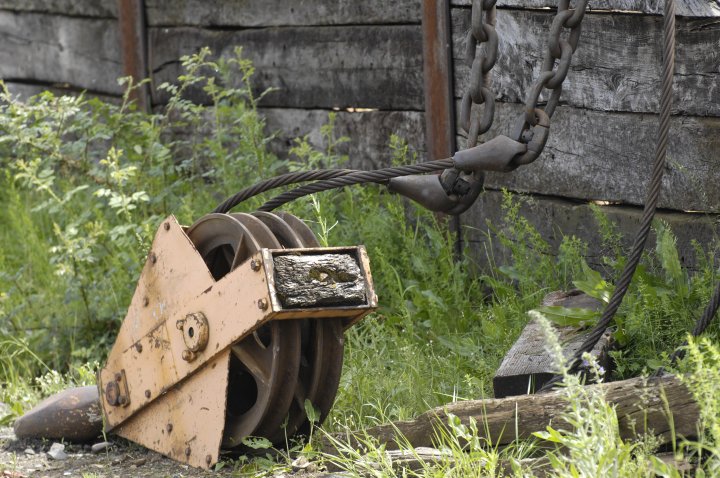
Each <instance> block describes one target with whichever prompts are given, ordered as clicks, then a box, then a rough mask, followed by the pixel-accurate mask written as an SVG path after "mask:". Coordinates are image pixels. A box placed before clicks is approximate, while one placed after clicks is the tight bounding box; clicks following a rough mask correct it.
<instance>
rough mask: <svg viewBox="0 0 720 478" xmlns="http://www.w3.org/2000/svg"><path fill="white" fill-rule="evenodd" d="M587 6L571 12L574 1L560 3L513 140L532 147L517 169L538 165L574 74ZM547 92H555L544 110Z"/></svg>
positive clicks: (583, 1) (580, 3) (584, 0)
mask: <svg viewBox="0 0 720 478" xmlns="http://www.w3.org/2000/svg"><path fill="white" fill-rule="evenodd" d="M587 4H588V0H577V3H576V6H575V8H570V0H560V2H559V4H558V10H557V14H556V15H555V18H554V19H553V22H552V26H551V27H550V38H549V40H548V47H547V51H546V53H545V59H544V61H543V66H542V70H541V73H540V76H538V78H537V80H535V83H533V85H532V86H531V87H530V90H529V91H528V93H527V98H526V99H525V112H524V114H523V116H522V117H521V118H520V119H519V121H518V124H517V126H516V128H515V131H514V132H513V133H512V136H511V137H512V139H514V140H516V141H520V142H522V143H526V144H527V145H528V152H527V153H525V154H524V155H522V156H521V157H519V158H517V159H516V160H515V161H513V164H512V168H513V169H514V168H516V167H518V166H520V165H523V164H529V163H531V162H533V161H535V159H536V158H537V157H538V156H539V155H540V153H541V152H542V150H543V148H544V147H545V142H546V141H547V137H548V133H549V129H550V118H552V116H553V113H555V108H556V107H557V105H558V103H559V101H560V94H561V93H562V85H563V82H564V81H565V78H566V77H567V74H568V71H569V70H570V61H571V60H572V55H573V53H574V52H575V50H576V49H577V45H578V40H579V39H580V25H581V24H582V20H583V18H584V17H585V10H586V8H587ZM563 29H568V30H569V32H568V34H567V38H564V37H563ZM556 64H557V68H556ZM543 89H548V90H552V93H551V94H550V98H549V99H548V101H547V104H546V105H545V109H544V110H543V109H541V108H539V107H538V103H539V102H540V94H541V93H542V91H543Z"/></svg>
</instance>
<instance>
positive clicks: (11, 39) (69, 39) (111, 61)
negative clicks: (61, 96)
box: [0, 11, 122, 95]
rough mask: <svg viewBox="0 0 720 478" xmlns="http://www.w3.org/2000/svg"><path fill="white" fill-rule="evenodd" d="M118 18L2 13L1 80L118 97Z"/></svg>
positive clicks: (119, 70) (119, 66) (119, 67)
mask: <svg viewBox="0 0 720 478" xmlns="http://www.w3.org/2000/svg"><path fill="white" fill-rule="evenodd" d="M119 42H120V38H119V34H118V29H117V20H114V19H92V18H75V17H66V16H56V15H50V14H41V13H12V12H7V11H0V78H3V79H6V80H10V81H13V80H15V81H16V80H26V81H27V80H33V81H34V82H43V83H50V84H52V83H68V84H70V85H72V86H74V87H76V88H80V89H87V90H90V91H93V92H97V93H105V94H116V95H119V94H121V93H122V88H121V87H120V85H118V83H117V78H118V77H120V76H122V65H121V61H120V48H119Z"/></svg>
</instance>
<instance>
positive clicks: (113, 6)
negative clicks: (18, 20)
mask: <svg viewBox="0 0 720 478" xmlns="http://www.w3.org/2000/svg"><path fill="white" fill-rule="evenodd" d="M0 10H11V11H15V12H40V13H54V14H58V15H68V16H78V17H102V18H115V17H117V0H80V1H78V0H0Z"/></svg>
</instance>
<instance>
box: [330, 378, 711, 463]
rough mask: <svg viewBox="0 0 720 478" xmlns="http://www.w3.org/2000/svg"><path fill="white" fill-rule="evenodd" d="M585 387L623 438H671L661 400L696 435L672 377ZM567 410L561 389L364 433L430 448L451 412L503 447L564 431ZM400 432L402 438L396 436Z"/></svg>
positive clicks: (459, 405) (459, 407)
mask: <svg viewBox="0 0 720 478" xmlns="http://www.w3.org/2000/svg"><path fill="white" fill-rule="evenodd" d="M587 388H588V389H590V390H592V391H593V392H597V393H602V394H603V395H604V396H605V399H606V400H607V401H608V402H610V403H612V404H613V405H614V406H615V410H616V413H617V417H618V422H619V430H620V436H621V437H623V438H624V439H632V438H635V437H638V436H642V434H644V433H650V434H652V435H654V436H656V437H658V439H659V440H660V442H662V443H667V442H669V441H670V440H671V436H672V432H671V426H670V422H669V417H668V416H667V414H666V412H665V403H664V399H667V403H668V404H669V410H670V413H671V414H672V418H673V420H674V426H675V430H674V431H675V433H676V434H677V436H679V437H694V436H695V435H696V433H697V422H698V419H699V410H698V406H697V403H696V402H695V401H694V400H693V397H692V394H691V393H690V392H689V391H688V390H687V387H685V385H683V384H682V383H680V381H679V380H678V379H677V378H676V377H673V376H664V377H662V378H659V379H655V380H651V381H648V379H645V378H634V379H630V380H623V381H619V382H612V383H607V384H599V385H589V386H588V387H587ZM566 408H567V400H566V399H565V398H564V396H563V394H562V392H561V391H559V392H551V393H545V394H541V395H523V396H519V397H509V398H500V399H488V400H468V401H459V402H455V403H450V404H447V405H444V406H442V407H437V408H434V409H432V410H429V411H427V412H425V413H423V414H422V415H420V416H419V417H417V418H415V419H413V420H407V421H398V422H394V423H391V424H387V425H380V426H377V427H373V428H370V429H368V430H367V431H366V432H363V434H365V433H367V435H369V436H371V437H374V438H375V439H377V440H378V441H379V442H380V443H383V444H386V445H387V449H395V448H398V442H401V443H406V444H410V445H412V446H415V447H418V446H425V447H427V446H433V445H434V443H433V440H434V437H435V436H436V430H437V429H438V428H444V427H447V421H448V414H450V413H452V414H453V415H455V416H457V417H459V418H460V420H461V421H462V423H463V424H465V425H466V426H467V425H469V424H470V419H471V418H472V419H474V420H475V421H476V423H477V425H478V427H477V428H478V431H479V435H480V436H481V437H482V438H488V440H489V442H490V443H492V444H493V445H494V446H502V445H505V444H508V443H512V442H513V441H515V440H516V439H518V438H528V437H530V436H531V434H532V433H533V432H536V431H543V430H545V428H546V427H547V426H548V425H550V424H552V426H553V428H555V429H568V428H569V425H568V424H567V423H566V422H564V420H563V419H562V414H563V413H564V411H565V410H566ZM516 430H517V434H516ZM400 435H402V438H400V439H398V436H400ZM516 435H517V436H516ZM343 438H345V437H344V436H343Z"/></svg>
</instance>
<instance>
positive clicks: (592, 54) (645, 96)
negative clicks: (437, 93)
mask: <svg viewBox="0 0 720 478" xmlns="http://www.w3.org/2000/svg"><path fill="white" fill-rule="evenodd" d="M680 3H682V2H680ZM553 17H554V14H553V13H552V12H551V11H529V10H499V11H498V15H497V31H498V35H499V37H500V43H499V47H498V49H499V53H498V61H497V63H496V65H495V67H494V68H493V70H492V82H493V83H492V85H493V90H494V91H495V93H496V95H497V99H499V100H500V101H506V102H524V101H525V97H526V93H527V91H528V89H529V88H530V86H531V85H532V83H533V82H534V81H535V80H536V79H537V77H538V76H539V71H540V67H541V65H542V59H543V55H544V52H545V50H546V48H547V40H548V32H549V28H550V25H551V23H552V19H553ZM469 22H470V9H467V8H463V9H459V8H455V9H453V11H452V30H453V58H454V59H455V60H454V74H455V78H456V80H455V97H457V98H460V97H461V96H462V92H463V91H465V89H466V88H467V86H468V82H469V80H470V78H469V76H470V71H469V67H468V65H466V64H465V62H464V55H463V51H464V42H465V33H466V32H467V31H468V29H469V27H470V23H469ZM661 58H662V18H661V17H657V16H647V15H618V14H603V15H586V16H585V19H584V20H583V24H582V33H581V36H580V43H579V47H578V49H577V51H576V52H575V54H574V55H573V58H572V63H571V68H570V72H569V73H568V76H567V78H566V80H565V83H564V85H563V93H562V97H561V101H562V103H563V104H568V105H571V106H577V107H582V108H588V109H594V110H604V111H634V112H655V111H657V109H658V99H659V96H660V90H659V88H660V83H659V77H660V69H661ZM546 92H547V90H546ZM673 109H674V112H676V113H682V114H688V115H701V116H707V115H709V116H720V21H718V19H717V18H710V19H707V18H705V19H680V20H678V22H677V55H676V69H675V76H674V96H673Z"/></svg>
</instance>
